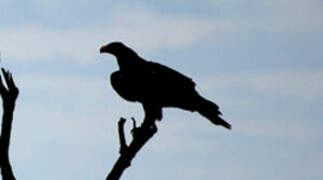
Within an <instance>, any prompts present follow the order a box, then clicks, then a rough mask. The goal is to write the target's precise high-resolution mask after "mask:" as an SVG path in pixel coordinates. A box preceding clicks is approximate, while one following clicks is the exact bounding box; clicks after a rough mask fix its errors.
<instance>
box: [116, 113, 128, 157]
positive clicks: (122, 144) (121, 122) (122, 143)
mask: <svg viewBox="0 0 323 180" xmlns="http://www.w3.org/2000/svg"><path fill="white" fill-rule="evenodd" d="M125 122H126V119H125V118H120V120H119V123H118V131H119V141H120V150H119V153H120V154H123V153H124V152H125V151H126V149H127V148H128V146H127V143H126V138H125V136H124V123H125Z"/></svg>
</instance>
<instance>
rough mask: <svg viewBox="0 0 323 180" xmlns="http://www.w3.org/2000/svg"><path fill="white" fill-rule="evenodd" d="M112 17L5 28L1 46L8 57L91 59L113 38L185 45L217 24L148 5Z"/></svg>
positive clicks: (144, 44) (139, 44) (139, 45)
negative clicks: (52, 25) (68, 25)
mask: <svg viewBox="0 0 323 180" xmlns="http://www.w3.org/2000/svg"><path fill="white" fill-rule="evenodd" d="M121 12H127V13H121ZM110 20H111V21H110V22H109V19H108V20H107V21H108V22H107V23H106V24H100V25H94V26H92V27H90V26H88V27H76V28H70V29H55V28H52V29H49V28H43V27H41V26H34V25H30V26H24V27H23V28H19V29H18V28H7V29H5V28H3V29H1V30H0V39H1V41H0V48H1V50H2V52H3V54H4V57H6V59H13V60H19V61H21V62H30V61H40V60H41V61H44V60H48V59H54V57H55V61H59V58H57V57H67V58H68V57H72V58H74V59H77V60H78V61H80V62H86V63H89V62H91V61H93V59H95V58H97V56H98V55H99V47H100V46H101V45H103V44H106V43H108V42H111V41H115V40H118V41H124V42H125V43H126V44H129V45H131V46H132V47H136V49H144V50H145V51H149V50H152V49H155V48H160V47H163V48H184V47H188V46H190V45H192V44H193V43H195V42H196V41H199V40H201V39H203V38H204V37H205V36H207V35H208V34H210V33H211V32H212V30H214V28H215V23H213V21H211V20H209V19H200V18H191V17H182V16H169V15H165V14H162V13H158V12H153V11H147V10H144V9H135V10H133V9H130V8H129V9H127V8H120V9H118V10H116V11H115V13H114V15H113V18H111V19H110ZM65 59H66V58H65Z"/></svg>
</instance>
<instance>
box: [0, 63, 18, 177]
mask: <svg viewBox="0 0 323 180" xmlns="http://www.w3.org/2000/svg"><path fill="white" fill-rule="evenodd" d="M1 70H2V74H3V77H4V79H5V82H6V84H7V88H6V87H5V85H4V84H3V81H2V79H1V76H0V95H1V98H2V106H3V115H2V125H1V135H0V168H1V175H2V178H3V180H15V177H14V174H13V172H12V168H11V165H10V161H9V144H10V135H11V126H12V120H13V112H14V109H15V103H16V99H17V97H18V94H19V90H18V88H17V87H16V85H15V83H14V81H13V78H12V75H11V73H10V72H9V71H6V70H5V69H3V68H1Z"/></svg>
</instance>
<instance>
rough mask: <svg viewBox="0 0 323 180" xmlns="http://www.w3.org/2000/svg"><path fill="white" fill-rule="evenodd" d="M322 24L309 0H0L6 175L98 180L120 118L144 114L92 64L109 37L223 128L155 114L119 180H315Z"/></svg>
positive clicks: (113, 149)
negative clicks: (187, 83) (8, 116)
mask: <svg viewBox="0 0 323 180" xmlns="http://www.w3.org/2000/svg"><path fill="white" fill-rule="evenodd" d="M322 18H323V2H322V1H320V0H293V1H292V0H272V1H269V2H267V1H256V0H240V1H232V0H219V1H215V0H213V1H212V0H205V1H196V0H188V1H184V0H172V1H170V0H165V1H140V2H133V1H112V0H92V1H88V0H81V1H75V0H69V1H62V0H55V1H54V0H31V1H28V2H27V1H23V2H21V1H14V0H13V1H1V2H0V22H1V25H0V50H1V52H2V62H1V64H2V66H3V67H5V68H9V69H10V70H11V71H12V72H13V76H14V78H15V80H16V84H17V85H18V86H19V88H20V92H21V93H20V96H19V99H18V102H17V106H16V111H15V120H14V127H13V132H12V144H11V150H10V155H11V161H12V165H13V167H14V172H15V174H16V176H17V178H18V179H26V180H29V179H30V180H34V179H47V180H56V179H62V180H70V179H80V180H83V179H84V180H87V179H104V178H105V176H106V175H107V173H108V172H109V171H110V169H111V167H112V166H113V164H114V162H115V160H116V158H117V157H118V148H119V145H118V137H117V121H118V119H119V118H120V117H126V118H130V117H135V118H136V119H138V120H140V119H142V117H143V112H142V109H141V106H140V105H139V104H134V103H129V102H126V101H124V100H123V99H121V98H120V97H119V96H117V94H116V93H115V92H114V91H113V89H112V87H111V86H110V83H109V75H110V73H112V72H113V71H115V70H116V69H117V65H116V61H115V59H114V57H112V56H109V55H100V54H99V47H100V46H101V45H103V44H106V43H109V42H112V41H116V40H117V41H122V42H124V43H125V44H127V45H128V46H130V47H132V48H133V49H135V50H136V51H137V52H138V53H139V54H140V55H141V56H142V57H144V58H145V59H148V60H153V61H156V62H159V63H162V64H165V65H168V66H170V67H172V68H174V69H177V70H179V71H180V72H183V73H184V74H186V75H188V76H189V77H191V78H193V79H194V81H195V82H196V83H197V89H198V91H199V92H200V94H202V95H203V96H205V97H207V98H208V99H210V100H212V101H214V102H216V103H217V104H219V105H220V107H221V110H222V112H223V114H224V119H226V120H228V121H229V122H230V123H231V124H232V125H233V129H232V130H231V131H227V130H225V129H224V128H221V127H215V126H212V124H210V123H209V122H208V121H207V120H206V119H204V118H203V117H201V116H200V115H198V114H196V113H190V112H185V111H182V110H178V109H166V110H164V119H163V121H162V122H160V123H158V127H159V131H158V134H157V135H156V136H154V138H153V139H152V140H151V141H150V142H149V143H148V144H147V145H146V146H145V147H144V148H143V149H142V151H141V152H140V153H139V154H138V155H137V156H136V159H135V160H134V161H133V163H132V166H131V167H130V168H129V169H127V170H126V171H125V173H124V175H123V176H122V179H133V180H136V179H155V180H164V179H188V180H195V179H205V180H214V179H223V180H235V179H243V180H258V179H263V180H267V179H268V180H269V179H277V180H285V179H293V180H303V179H311V180H319V179H322V177H323V173H322V168H323V153H322V152H323V143H322V137H323V133H322V130H321V127H322V125H323V122H322V118H323V94H322V92H323V51H322V50H321V49H322V46H323V36H322V34H323V23H322ZM130 125H131V124H130V123H129V124H127V130H129V129H130ZM128 138H130V137H129V136H128Z"/></svg>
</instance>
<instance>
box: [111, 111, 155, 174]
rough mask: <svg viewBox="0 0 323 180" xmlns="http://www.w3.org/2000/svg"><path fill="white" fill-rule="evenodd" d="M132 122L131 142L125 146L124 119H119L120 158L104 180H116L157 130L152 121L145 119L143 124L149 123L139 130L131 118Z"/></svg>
mask: <svg viewBox="0 0 323 180" xmlns="http://www.w3.org/2000/svg"><path fill="white" fill-rule="evenodd" d="M132 121H133V130H132V137H133V139H132V141H131V143H130V145H129V146H127V145H126V141H125V138H124V132H123V130H124V128H123V126H124V122H125V119H123V118H121V119H120V121H119V123H118V125H119V128H118V129H119V139H120V156H119V158H118V160H117V162H116V163H115V164H114V166H113V168H112V170H111V171H110V173H109V175H108V176H107V178H106V180H118V179H119V178H120V177H121V175H122V173H123V171H124V170H125V169H126V168H128V167H129V166H130V165H131V161H132V159H133V158H134V157H135V156H136V154H137V153H138V152H139V151H140V149H141V148H142V147H143V146H144V144H145V143H146V142H147V141H148V140H149V139H150V138H151V137H153V135H154V134H155V133H156V132H157V128H156V126H155V124H154V119H153V120H151V119H147V117H146V118H145V120H144V122H151V124H149V125H148V126H147V123H146V124H145V125H143V124H142V125H141V126H140V127H139V128H137V127H136V121H135V119H134V118H132Z"/></svg>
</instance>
